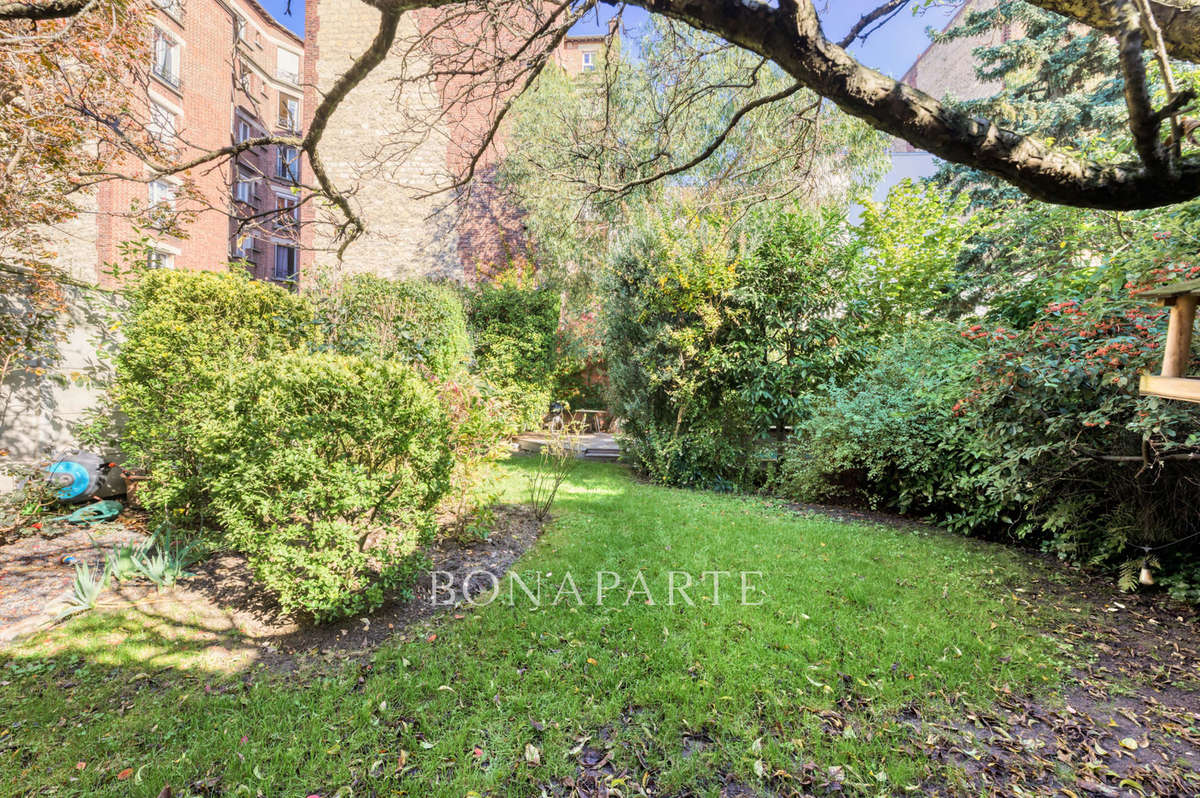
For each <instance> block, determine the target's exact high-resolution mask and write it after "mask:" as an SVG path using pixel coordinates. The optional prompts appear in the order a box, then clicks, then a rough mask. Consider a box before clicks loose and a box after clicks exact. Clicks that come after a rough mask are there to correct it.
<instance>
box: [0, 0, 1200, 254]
mask: <svg viewBox="0 0 1200 798" xmlns="http://www.w3.org/2000/svg"><path fill="white" fill-rule="evenodd" d="M596 2H597V0H560V1H559V2H551V3H549V4H546V3H544V2H541V1H540V0H470V2H467V3H452V2H451V1H450V0H364V11H366V9H368V8H369V9H373V10H374V11H377V12H378V14H379V23H378V30H377V33H376V35H375V37H374V39H373V40H372V42H371V44H370V45H369V46H368V47H367V48H366V49H365V50H364V51H363V52H362V53H361V54H360V55H359V56H358V57H357V58H356V59H355V60H354V61H353V62H352V63H351V65H350V66H349V67H348V68H347V69H346V71H345V72H344V73H343V74H342V76H341V77H340V78H339V79H338V80H336V81H335V82H334V83H333V84H332V85H331V87H330V89H329V91H328V92H326V93H325V94H324V95H323V97H322V99H321V101H320V102H319V103H318V105H317V107H316V109H315V111H314V114H313V118H312V124H311V125H310V126H309V128H308V131H307V132H306V133H305V135H304V137H303V138H302V139H301V140H299V141H292V140H290V139H289V140H288V141H287V142H286V143H289V144H295V145H296V146H298V147H299V148H300V149H302V150H303V151H304V152H305V154H307V156H308V158H309V162H310V164H311V166H312V169H313V173H314V175H315V177H316V180H317V190H318V191H319V192H320V193H322V194H324V195H325V197H326V199H327V200H328V201H329V202H331V203H332V204H333V205H335V206H336V207H337V208H339V209H341V210H342V212H343V213H345V214H346V217H347V222H346V225H345V227H344V230H343V232H344V234H345V237H346V238H352V237H354V236H355V235H357V234H359V233H360V232H361V230H362V228H363V224H364V222H363V220H361V219H358V218H357V217H356V216H355V214H354V212H353V209H352V208H351V206H350V203H349V200H348V198H347V197H346V195H345V194H344V193H341V192H339V191H338V189H337V187H336V186H335V185H334V184H333V183H332V181H331V180H330V178H329V176H328V173H327V171H326V170H325V168H324V162H323V160H322V159H321V154H320V147H319V145H320V141H321V138H322V136H323V135H324V131H325V128H326V126H327V125H328V122H329V119H330V117H331V116H332V114H333V112H334V111H335V109H336V108H337V107H338V105H339V104H340V103H341V102H342V100H343V99H344V98H345V97H346V96H347V94H349V93H350V92H351V91H353V90H354V88H355V87H356V86H357V85H358V84H359V83H361V81H362V80H363V78H364V77H365V76H366V75H368V74H370V72H371V71H372V70H373V69H374V68H375V67H376V66H378V65H379V64H380V63H382V62H383V60H384V59H385V58H387V56H388V54H389V53H390V52H391V51H392V46H393V45H394V44H395V43H396V40H397V31H398V29H399V23H400V18H401V16H402V15H403V14H404V13H405V12H406V11H411V10H413V9H417V8H424V7H443V8H445V9H448V10H447V13H448V14H450V15H452V16H456V17H458V18H459V19H460V20H461V19H463V18H466V17H476V18H477V21H481V24H480V25H479V27H478V29H479V30H504V31H506V35H505V41H504V42H502V43H501V44H502V46H497V45H496V43H495V42H493V41H491V40H488V41H481V42H479V43H476V45H475V49H476V51H477V52H476V55H477V56H478V57H472V56H468V57H466V58H457V59H455V60H454V63H457V64H458V67H456V68H455V71H454V75H455V76H457V77H459V78H462V79H463V80H462V81H460V82H462V83H467V84H470V83H472V82H474V80H475V79H476V78H479V77H481V76H482V77H484V83H485V85H490V86H492V87H493V88H495V89H496V94H495V97H496V102H495V103H494V104H493V108H494V113H493V117H494V119H493V124H492V125H491V126H490V127H489V128H488V130H486V131H484V133H483V135H482V136H481V137H480V141H479V142H478V147H476V151H477V152H484V151H486V150H487V149H488V148H489V147H490V146H491V145H492V143H493V141H494V139H495V133H496V130H497V129H498V128H499V126H500V124H501V123H502V122H503V120H504V118H505V116H506V115H507V114H508V111H509V110H510V109H511V108H512V105H513V102H514V98H515V97H516V96H518V95H519V94H520V93H521V92H523V91H524V90H526V89H528V88H529V87H530V86H531V85H532V84H533V83H534V82H535V81H536V78H537V76H538V74H539V73H540V72H541V71H542V70H543V69H544V68H545V66H546V64H547V63H549V61H550V52H551V51H552V50H553V48H554V47H555V46H557V44H558V43H559V42H560V41H561V40H562V38H563V37H564V36H565V35H566V32H567V31H568V30H569V29H570V26H571V25H572V24H574V22H575V21H577V20H578V19H579V18H580V17H581V16H582V14H584V13H586V12H587V11H589V10H591V9H592V8H593V7H594V6H595V4H596ZM628 2H629V3H630V4H633V5H638V6H641V7H643V8H646V9H647V10H649V11H651V12H652V13H655V14H659V15H662V16H664V17H667V18H670V19H672V20H675V21H677V22H682V23H685V24H687V25H689V26H691V27H693V28H696V29H698V30H702V31H706V32H708V33H711V34H713V35H715V36H718V37H720V38H721V39H723V40H725V41H726V42H728V43H730V44H733V45H737V46H739V47H742V48H743V49H745V50H748V51H750V52H752V53H755V54H757V55H758V56H761V57H762V58H764V59H766V60H768V61H771V62H773V63H774V64H775V65H776V66H777V67H778V68H779V69H780V70H782V72H783V73H785V74H787V75H789V76H790V77H791V78H792V79H793V80H794V81H795V82H796V84H797V85H798V86H802V87H804V88H807V89H808V90H810V91H812V92H813V93H815V94H817V95H820V96H822V97H825V98H827V99H829V100H832V101H833V102H834V103H836V104H837V105H838V106H839V107H840V108H841V109H842V110H843V111H844V112H846V113H848V114H850V115H852V116H856V117H859V118H861V119H863V120H865V121H866V122H867V123H869V124H870V125H872V126H873V127H876V128H878V129H880V130H882V131H884V132H886V133H890V134H892V135H895V136H899V137H901V138H903V139H905V140H907V141H909V142H910V143H912V144H914V145H916V146H918V147H920V148H922V149H924V150H927V151H929V152H932V153H934V154H935V155H938V156H941V157H942V158H944V159H946V160H949V161H953V162H955V163H962V164H967V165H970V166H973V167H975V168H977V169H980V170H982V171H985V172H987V173H989V174H992V175H995V176H996V177H998V178H1000V179H1002V180H1004V181H1006V182H1007V183H1010V184H1011V185H1013V186H1015V187H1016V188H1018V189H1019V190H1021V191H1022V192H1024V193H1025V194H1027V195H1029V196H1032V197H1035V198H1038V199H1042V200H1046V201H1049V202H1054V203H1059V204H1064V205H1074V206H1080V207H1093V208H1103V209H1109V210H1129V209H1136V208H1151V207H1160V206H1164V205H1171V204H1174V203H1179V202H1183V201H1185V200H1188V199H1192V198H1194V197H1197V196H1200V153H1198V152H1197V148H1198V145H1197V144H1196V143H1195V141H1193V140H1192V139H1191V138H1186V137H1185V136H1184V135H1183V134H1184V131H1185V130H1186V128H1187V121H1186V119H1185V118H1184V115H1185V113H1186V112H1188V111H1189V110H1190V109H1191V108H1192V107H1193V106H1194V105H1195V101H1196V98H1197V95H1196V92H1195V91H1193V90H1191V89H1189V88H1186V87H1182V86H1173V85H1172V84H1171V83H1170V82H1168V83H1167V94H1166V96H1165V97H1163V98H1162V100H1161V101H1156V100H1155V98H1154V97H1153V95H1152V94H1151V92H1150V90H1149V87H1148V78H1147V67H1146V56H1145V54H1144V52H1143V50H1144V48H1146V47H1149V48H1151V51H1152V53H1153V54H1154V58H1155V59H1156V60H1158V61H1160V62H1162V63H1164V64H1165V63H1166V62H1167V58H1168V56H1173V57H1175V58H1179V59H1184V60H1188V61H1193V62H1195V61H1200V2H1197V0H1172V1H1171V2H1167V1H1166V0H1036V2H1035V3H1034V4H1035V5H1037V6H1038V7H1040V8H1043V9H1045V10H1048V11H1054V12H1056V13H1059V14H1061V15H1063V16H1065V17H1068V18H1070V19H1073V20H1075V21H1077V22H1080V23H1082V24H1085V25H1088V26H1090V27H1093V28H1096V29H1097V30H1101V31H1104V32H1105V33H1108V34H1110V35H1112V36H1114V37H1115V38H1116V40H1117V43H1118V45H1117V54H1118V63H1119V65H1120V74H1121V77H1122V80H1123V84H1124V89H1123V94H1124V100H1125V116H1126V123H1127V126H1128V128H1129V131H1130V134H1131V137H1132V139H1133V142H1134V153H1136V155H1135V156H1134V155H1131V156H1130V157H1119V158H1111V159H1093V158H1091V157H1089V156H1088V154H1086V153H1080V152H1078V151H1075V150H1072V149H1071V148H1068V147H1062V146H1056V145H1055V144H1053V143H1048V142H1046V141H1045V140H1043V139H1041V138H1040V137H1037V136H1031V135H1025V134H1022V133H1021V132H1019V131H1014V130H1011V129H1007V128H1005V127H1003V126H1001V124H1000V123H999V122H997V121H996V120H986V119H977V118H974V117H972V116H970V115H968V114H965V113H963V112H962V111H961V110H959V109H955V108H953V107H951V106H948V105H946V104H945V103H943V102H941V101H939V100H938V99H936V98H934V97H930V96H929V95H927V94H925V93H923V92H921V91H918V90H916V89H914V88H912V87H909V86H905V85H902V84H900V83H898V82H897V81H895V80H893V79H892V78H889V77H887V76H886V75H883V74H881V73H880V72H877V71H875V70H873V69H870V68H867V67H865V66H863V65H862V64H860V63H859V62H858V61H857V60H856V59H855V58H854V57H853V56H851V55H850V54H849V53H848V52H847V51H846V47H848V46H849V45H850V44H851V43H852V42H853V41H854V40H855V39H856V38H860V37H861V36H862V35H864V34H865V32H866V31H867V30H869V29H870V28H869V26H870V25H871V24H872V23H873V21H875V20H880V19H886V18H887V15H888V14H889V13H893V12H895V11H897V10H899V9H900V8H902V7H904V6H906V5H908V4H909V3H910V2H912V0H884V2H883V3H882V5H881V6H880V7H879V8H878V9H876V10H875V11H872V12H871V13H869V14H867V15H866V16H865V17H864V22H863V23H862V24H860V25H856V26H854V28H853V29H852V30H851V31H850V32H849V33H848V34H847V35H846V36H845V37H843V38H842V39H841V40H840V41H834V40H831V39H829V38H828V37H827V36H826V33H825V31H824V30H823V28H822V24H821V19H820V17H819V15H818V12H817V9H816V6H815V4H814V2H813V0H780V2H778V3H765V2H746V1H745V0H628ZM90 7H92V6H91V3H90V2H83V0H44V2H38V0H6V1H5V2H0V20H14V19H46V18H68V17H71V16H72V15H76V14H79V13H81V12H82V11H83V10H84V9H87V8H90ZM526 23H529V24H526ZM434 27H435V28H436V27H437V26H434ZM510 45H511V46H510ZM466 46H467V47H470V46H471V43H466ZM469 93H470V92H468V94H469ZM743 108H745V106H743ZM739 112H741V109H739V111H735V112H734V113H733V114H732V115H731V117H730V121H731V122H736V119H737V118H738V116H739ZM743 115H744V114H743ZM278 143H282V138H281V137H276V136H265V137H262V138H258V139H253V140H251V141H248V142H241V143H239V144H237V145H231V146H230V147H223V148H220V149H218V150H216V151H213V152H210V153H207V154H204V155H202V156H200V157H198V158H196V159H193V160H192V161H191V162H189V163H186V164H175V165H172V166H169V167H161V169H162V171H166V170H171V171H184V170H186V169H188V168H192V167H195V166H198V165H199V164H201V163H206V162H209V161H214V160H217V159H221V158H229V157H232V156H235V155H236V154H237V153H238V152H240V151H242V150H244V149H249V148H251V147H257V146H263V145H269V144H278ZM464 160H465V163H464V170H463V171H464V174H463V179H462V180H460V181H457V182H456V183H455V184H454V186H452V188H461V187H462V186H463V185H465V184H466V183H467V182H469V180H470V178H471V176H472V174H473V172H474V169H475V167H476V166H477V165H478V163H479V159H478V158H477V157H475V158H467V159H464Z"/></svg>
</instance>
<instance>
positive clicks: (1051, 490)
mask: <svg viewBox="0 0 1200 798" xmlns="http://www.w3.org/2000/svg"><path fill="white" fill-rule="evenodd" d="M1131 287H1132V286H1131ZM1166 315H1167V314H1166V311H1165V310H1164V309H1162V308H1155V307H1152V306H1150V305H1148V303H1146V302H1145V300H1140V299H1138V298H1137V297H1136V296H1133V297H1131V296H1130V295H1129V292H1128V291H1127V290H1123V289H1115V290H1110V291H1094V292H1093V293H1092V295H1091V296H1088V297H1086V298H1083V297H1080V298H1076V299H1067V300H1064V301H1059V302H1054V303H1052V304H1050V305H1049V306H1047V307H1046V308H1045V309H1044V310H1043V311H1042V312H1041V313H1040V314H1039V315H1038V317H1037V318H1036V319H1035V320H1034V322H1033V323H1032V324H1031V325H1030V326H1029V327H1028V328H1027V329H1024V330H1015V331H1014V330H1010V329H1007V328H1005V327H1002V326H990V325H989V326H988V327H985V326H984V325H973V326H972V327H971V328H970V329H969V330H968V331H967V332H966V335H968V336H969V337H971V338H972V339H974V340H976V341H977V342H978V343H979V344H980V345H982V346H983V350H984V351H983V356H982V357H981V358H980V360H979V363H978V365H977V366H976V369H975V384H974V385H973V387H972V390H971V392H970V393H969V394H968V395H967V396H966V397H965V398H964V401H963V403H962V405H960V406H959V411H960V412H961V413H962V416H963V421H964V422H965V423H966V424H969V425H970V426H971V428H972V429H973V430H974V431H975V434H976V435H977V436H978V440H979V444H980V445H981V446H986V447H988V448H989V449H991V450H992V451H995V452H996V453H997V461H996V462H995V464H994V465H993V466H991V467H990V468H989V469H988V471H987V472H986V473H985V474H984V475H983V476H984V478H986V479H987V480H988V482H989V485H990V486H991V490H992V491H993V492H995V493H997V494H999V495H1004V496H1005V497H1007V499H1008V500H1009V501H1010V502H1013V503H1016V504H1019V505H1020V506H1021V507H1023V508H1024V512H1023V514H1022V516H1021V518H1020V519H1019V523H1017V524H1016V525H1015V526H1014V529H1013V532H1014V534H1016V535H1018V536H1020V537H1034V538H1037V539H1043V540H1044V541H1045V545H1046V547H1047V548H1049V549H1050V550H1052V551H1054V552H1056V553H1057V554H1059V555H1060V556H1062V557H1064V558H1069V559H1072V560H1076V561H1083V562H1091V563H1095V564H1107V565H1121V564H1123V563H1124V564H1125V565H1126V568H1125V572H1126V574H1128V573H1129V571H1130V565H1131V564H1132V563H1134V562H1139V561H1140V559H1141V556H1140V554H1137V549H1138V548H1140V547H1144V546H1151V547H1155V546H1161V545H1165V544H1171V543H1173V542H1174V541H1182V540H1183V539H1185V538H1189V537H1190V536H1192V535H1194V534H1196V533H1200V521H1198V519H1200V467H1198V466H1197V464H1196V462H1195V461H1194V459H1192V458H1194V456H1195V454H1196V452H1197V451H1200V433H1197V432H1196V430H1197V428H1198V426H1200V407H1197V406H1196V405H1193V404H1188V403H1184V402H1172V401H1164V400H1162V399H1157V398H1154V397H1143V396H1140V395H1139V394H1138V374H1139V372H1144V371H1156V370H1157V369H1158V366H1159V363H1160V361H1161V350H1160V347H1161V341H1163V340H1164V338H1165V334H1166ZM1194 365H1196V364H1194ZM1189 550H1190V551H1195V550H1196V549H1195V543H1194V539H1193V543H1192V546H1190V547H1171V550H1170V552H1169V553H1170V555H1171V556H1174V557H1183V556H1186V555H1187V553H1188V551H1189ZM1131 556H1132V557H1133V558H1134V559H1133V560H1130V559H1129V558H1130V557H1131Z"/></svg>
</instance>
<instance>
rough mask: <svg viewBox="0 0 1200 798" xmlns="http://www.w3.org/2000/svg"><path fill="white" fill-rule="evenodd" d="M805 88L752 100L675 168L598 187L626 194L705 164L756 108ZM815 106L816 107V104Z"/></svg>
mask: <svg viewBox="0 0 1200 798" xmlns="http://www.w3.org/2000/svg"><path fill="white" fill-rule="evenodd" d="M803 88H804V86H803V85H801V84H799V83H793V84H792V85H791V86H788V87H787V88H786V89H783V90H781V91H777V92H775V93H774V94H767V95H765V96H763V97H759V98H757V99H755V100H752V101H750V102H748V103H746V104H745V105H743V106H742V107H741V108H739V109H738V110H737V113H735V114H734V115H733V116H731V117H730V118H729V123H728V124H727V125H726V126H725V129H724V130H722V131H721V132H720V133H719V134H718V135H717V136H715V137H714V138H713V140H712V141H711V142H709V144H708V146H707V147H705V148H704V149H703V150H701V151H700V152H699V153H697V154H696V155H695V156H694V157H692V158H691V159H689V160H687V161H685V162H683V163H681V164H676V165H675V166H670V167H667V168H666V169H662V170H661V171H658V172H656V173H654V174H652V175H649V176H647V177H640V178H638V179H637V180H631V181H629V182H628V183H623V184H621V185H619V186H597V188H599V189H600V190H602V191H608V192H611V193H614V194H624V193H626V192H628V191H630V190H632V189H635V188H637V187H638V186H645V185H649V184H650V183H655V182H657V181H659V180H662V179H663V178H665V177H670V176H671V175H677V174H679V173H680V172H686V171H687V170H689V169H691V168H692V167H694V166H697V165H699V164H701V163H703V162H704V161H706V160H708V158H709V157H710V156H711V155H712V154H713V153H714V152H716V151H717V150H718V149H719V148H720V147H721V145H722V144H724V143H725V140H726V139H727V138H729V134H730V133H732V132H733V130H734V128H736V127H737V126H738V122H741V121H742V117H744V116H745V115H746V114H748V113H750V112H751V111H753V110H754V109H755V108H760V107H762V106H764V105H768V104H770V103H773V102H778V101H779V100H783V99H785V98H787V97H791V96H792V95H793V94H795V93H796V92H798V91H800V90H801V89H803ZM813 105H814V107H815V105H816V104H815V103H814V104H813Z"/></svg>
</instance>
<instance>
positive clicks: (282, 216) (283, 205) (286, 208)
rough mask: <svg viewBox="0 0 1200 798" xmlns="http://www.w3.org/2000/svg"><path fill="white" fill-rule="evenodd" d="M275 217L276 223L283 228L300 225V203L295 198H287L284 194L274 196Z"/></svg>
mask: <svg viewBox="0 0 1200 798" xmlns="http://www.w3.org/2000/svg"><path fill="white" fill-rule="evenodd" d="M275 210H276V211H277V213H276V215H275V219H276V221H278V222H279V224H281V225H283V226H285V227H292V226H295V225H298V224H300V203H299V202H298V201H297V200H296V198H295V197H289V196H286V195H284V194H276V195H275Z"/></svg>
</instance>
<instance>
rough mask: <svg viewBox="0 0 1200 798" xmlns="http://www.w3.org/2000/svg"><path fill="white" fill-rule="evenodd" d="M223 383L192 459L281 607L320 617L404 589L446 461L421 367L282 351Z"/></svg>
mask: <svg viewBox="0 0 1200 798" xmlns="http://www.w3.org/2000/svg"><path fill="white" fill-rule="evenodd" d="M222 392H223V395H224V396H225V397H226V399H225V402H224V405H223V407H222V408H221V412H220V413H219V415H218V420H217V422H216V423H215V424H213V425H211V426H210V427H209V431H210V434H209V435H207V436H206V438H205V440H204V441H203V443H204V445H203V448H202V450H201V456H200V459H201V464H202V466H203V470H204V473H206V474H207V475H208V476H209V479H210V481H211V487H210V491H211V495H212V507H213V510H214V513H215V516H216V519H217V520H218V521H219V522H220V524H221V526H222V528H223V530H224V534H223V538H222V541H223V542H224V543H225V544H227V545H229V546H230V547H231V548H233V549H235V550H238V551H240V552H242V553H244V554H245V555H246V557H247V559H248V560H249V563H250V566H251V568H252V569H253V570H254V572H255V574H256V575H257V576H258V578H259V579H260V580H262V582H263V583H264V584H265V585H266V586H267V587H268V588H270V589H271V590H272V591H274V592H275V593H276V594H277V595H278V597H279V601H280V604H281V606H282V607H283V609H284V610H285V611H287V612H300V613H303V614H306V615H310V616H312V617H313V618H315V619H316V620H318V621H328V620H332V619H335V618H340V617H345V616H348V615H352V614H355V613H359V612H364V611H370V610H372V609H374V608H376V607H378V606H379V605H380V604H381V603H382V602H383V599H384V595H385V592H387V591H390V590H395V589H396V588H399V587H402V586H404V585H405V584H406V583H407V581H408V580H409V579H410V578H411V577H412V576H413V573H414V569H415V567H416V564H415V561H414V558H413V556H412V555H413V552H414V549H415V547H416V546H417V544H418V543H420V542H423V541H425V540H428V539H429V537H430V536H431V535H432V533H433V530H434V508H435V507H436V505H437V503H438V501H439V500H440V499H441V498H442V496H443V494H444V493H445V492H446V491H447V489H448V487H449V478H450V471H451V466H452V454H451V449H450V444H449V442H448V438H449V436H450V432H451V430H450V425H449V422H448V419H447V416H446V411H445V409H444V408H443V407H442V405H441V404H440V402H439V401H438V396H437V394H436V393H435V391H434V389H433V387H431V386H430V385H429V384H428V383H427V382H426V381H425V380H424V379H423V378H422V376H421V375H420V373H419V372H418V371H417V369H416V367H414V366H412V365H410V364H405V363H400V362H396V361H392V360H373V359H366V358H359V357H354V356H344V355H334V354H316V355H308V354H302V353H294V354H282V355H277V356H274V357H271V358H267V359H264V360H263V361H261V362H258V363H255V364H253V365H251V366H250V367H248V368H245V369H243V370H241V371H240V372H238V373H236V374H234V375H232V377H231V378H230V379H228V380H226V382H225V383H224V385H223V388H222Z"/></svg>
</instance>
